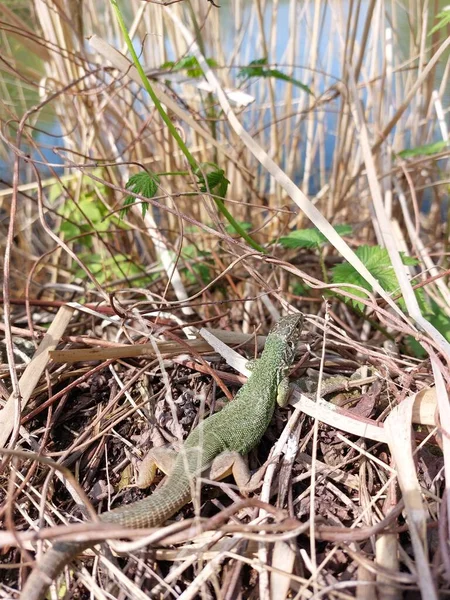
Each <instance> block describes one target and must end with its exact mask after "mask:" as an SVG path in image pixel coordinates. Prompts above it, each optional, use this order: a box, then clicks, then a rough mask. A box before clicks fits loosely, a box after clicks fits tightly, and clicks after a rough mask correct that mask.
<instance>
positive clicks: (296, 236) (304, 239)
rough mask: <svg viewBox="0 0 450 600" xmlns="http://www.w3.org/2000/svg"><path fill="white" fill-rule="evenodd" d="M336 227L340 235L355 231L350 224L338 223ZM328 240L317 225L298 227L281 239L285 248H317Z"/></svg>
mask: <svg viewBox="0 0 450 600" xmlns="http://www.w3.org/2000/svg"><path fill="white" fill-rule="evenodd" d="M334 229H335V231H336V232H337V233H338V234H339V235H350V234H351V233H352V231H353V229H352V227H351V226H350V225H336V227H335V228H334ZM327 241H328V240H327V238H326V237H325V236H324V235H323V233H321V232H320V231H319V230H318V229H317V228H316V227H311V228H308V229H296V230H295V231H291V232H290V233H289V234H288V235H287V236H285V237H281V238H280V240H279V242H280V244H281V245H282V246H284V247H285V248H315V247H317V246H320V245H322V244H325V243H327Z"/></svg>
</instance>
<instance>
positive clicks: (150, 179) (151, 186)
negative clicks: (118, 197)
mask: <svg viewBox="0 0 450 600" xmlns="http://www.w3.org/2000/svg"><path fill="white" fill-rule="evenodd" d="M158 185H159V177H158V176H157V175H156V174H155V173H151V172H148V171H141V172H140V173H136V174H135V175H132V176H131V177H130V179H129V180H128V181H127V183H126V185H125V187H126V188H127V190H130V191H131V192H133V193H134V194H139V195H140V196H144V198H153V197H154V196H155V195H156V192H157V191H158ZM136 200H137V198H135V197H134V196H127V197H126V198H125V200H124V203H123V208H122V210H121V211H120V218H121V219H123V217H124V216H125V215H126V213H127V212H128V210H129V207H130V205H131V204H134V202H135V201H136ZM141 206H142V216H143V217H145V213H146V212H147V210H148V202H142V205H141Z"/></svg>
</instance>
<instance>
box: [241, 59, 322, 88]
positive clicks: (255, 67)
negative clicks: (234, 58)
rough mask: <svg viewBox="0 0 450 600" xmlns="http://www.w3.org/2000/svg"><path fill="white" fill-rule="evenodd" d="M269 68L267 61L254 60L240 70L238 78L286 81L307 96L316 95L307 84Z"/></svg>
mask: <svg viewBox="0 0 450 600" xmlns="http://www.w3.org/2000/svg"><path fill="white" fill-rule="evenodd" d="M267 67H268V62H267V59H266V58H259V59H257V60H253V61H252V62H251V63H250V64H249V65H248V66H246V67H242V69H240V70H239V71H238V74H237V76H238V77H243V78H245V79H250V78H251V77H262V78H268V77H272V78H273V79H279V80H281V81H286V82H288V83H292V85H295V86H296V87H299V88H300V89H302V90H303V91H304V92H306V93H307V94H311V96H313V95H314V94H313V93H312V91H311V88H309V87H308V86H307V85H306V84H304V83H302V82H301V81H299V80H298V79H294V78H293V77H289V75H286V74H285V73H283V72H282V71H279V70H278V69H270V68H267Z"/></svg>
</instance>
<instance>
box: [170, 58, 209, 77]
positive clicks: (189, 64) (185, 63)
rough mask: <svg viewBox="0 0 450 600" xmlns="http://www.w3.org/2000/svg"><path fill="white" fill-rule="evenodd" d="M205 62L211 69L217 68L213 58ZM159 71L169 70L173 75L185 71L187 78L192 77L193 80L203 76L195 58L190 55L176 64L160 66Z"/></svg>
mask: <svg viewBox="0 0 450 600" xmlns="http://www.w3.org/2000/svg"><path fill="white" fill-rule="evenodd" d="M206 62H207V63H208V65H209V66H210V67H212V68H215V67H217V66H218V64H217V62H216V61H215V60H214V59H213V58H207V59H206ZM160 69H162V70H167V69H170V70H171V71H172V72H173V73H176V72H177V71H183V70H186V74H187V75H188V76H189V77H193V78H194V79H197V78H198V77H202V75H203V70H202V68H201V67H200V64H199V62H198V60H197V59H196V57H195V56H191V55H188V56H185V57H183V58H181V59H180V60H178V61H176V62H174V61H167V62H165V63H163V64H162V65H161V66H160Z"/></svg>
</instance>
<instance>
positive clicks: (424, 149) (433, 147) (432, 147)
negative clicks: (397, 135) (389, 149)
mask: <svg viewBox="0 0 450 600" xmlns="http://www.w3.org/2000/svg"><path fill="white" fill-rule="evenodd" d="M447 147H448V142H446V141H443V140H441V141H440V142H434V143H432V144H425V146H417V148H411V150H402V151H401V152H397V155H398V156H400V157H401V158H413V157H414V156H432V155H433V154H438V153H439V152H442V151H443V150H445V149H446V148H447Z"/></svg>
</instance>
